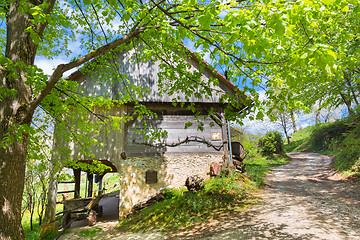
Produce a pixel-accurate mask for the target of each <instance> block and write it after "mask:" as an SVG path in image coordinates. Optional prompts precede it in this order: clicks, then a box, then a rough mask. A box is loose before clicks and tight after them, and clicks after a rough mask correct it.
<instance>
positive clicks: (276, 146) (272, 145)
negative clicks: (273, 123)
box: [259, 131, 283, 154]
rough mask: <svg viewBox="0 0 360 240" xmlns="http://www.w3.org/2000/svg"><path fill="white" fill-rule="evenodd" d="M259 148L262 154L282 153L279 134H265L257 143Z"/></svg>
mask: <svg viewBox="0 0 360 240" xmlns="http://www.w3.org/2000/svg"><path fill="white" fill-rule="evenodd" d="M259 147H260V148H261V152H262V153H263V154H273V153H278V154H279V153H282V152H283V142H282V139H281V133H279V132H278V131H275V132H267V133H266V135H265V136H264V137H262V138H261V139H260V141H259Z"/></svg>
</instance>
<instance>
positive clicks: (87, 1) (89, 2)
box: [83, 0, 91, 5]
mask: <svg viewBox="0 0 360 240" xmlns="http://www.w3.org/2000/svg"><path fill="white" fill-rule="evenodd" d="M83 2H84V4H85V5H89V4H91V0H83Z"/></svg>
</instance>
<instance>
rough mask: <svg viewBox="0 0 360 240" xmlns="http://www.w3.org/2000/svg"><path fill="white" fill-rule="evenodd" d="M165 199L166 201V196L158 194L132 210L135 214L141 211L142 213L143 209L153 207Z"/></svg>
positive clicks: (136, 205)
mask: <svg viewBox="0 0 360 240" xmlns="http://www.w3.org/2000/svg"><path fill="white" fill-rule="evenodd" d="M164 199H165V198H164V195H163V194H162V193H161V192H160V193H157V194H155V195H152V196H151V197H150V198H149V199H147V200H145V201H142V202H139V203H137V204H135V205H134V206H133V208H132V212H133V213H134V212H139V211H141V210H142V209H144V208H146V207H150V206H152V205H153V204H155V203H157V202H161V201H163V200H164Z"/></svg>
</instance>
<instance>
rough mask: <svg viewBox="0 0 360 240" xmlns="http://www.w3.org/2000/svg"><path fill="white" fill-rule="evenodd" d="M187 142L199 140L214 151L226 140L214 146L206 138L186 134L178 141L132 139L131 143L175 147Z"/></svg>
mask: <svg viewBox="0 0 360 240" xmlns="http://www.w3.org/2000/svg"><path fill="white" fill-rule="evenodd" d="M188 142H200V143H205V144H206V145H207V146H208V147H212V148H214V149H215V150H216V151H220V150H221V148H222V147H223V146H224V143H227V140H224V141H223V142H222V143H221V145H219V146H215V145H214V144H212V143H211V142H209V141H208V140H206V139H205V138H202V137H198V136H187V137H186V138H185V139H184V140H182V141H180V140H179V142H175V143H155V144H154V143H146V142H142V143H141V142H136V141H135V139H134V140H133V143H135V144H139V145H146V146H150V147H163V146H166V147H177V146H179V145H181V144H184V143H188Z"/></svg>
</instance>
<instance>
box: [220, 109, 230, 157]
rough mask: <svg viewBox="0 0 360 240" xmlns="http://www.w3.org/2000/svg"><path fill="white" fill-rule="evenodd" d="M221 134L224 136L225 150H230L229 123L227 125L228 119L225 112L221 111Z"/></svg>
mask: <svg viewBox="0 0 360 240" xmlns="http://www.w3.org/2000/svg"><path fill="white" fill-rule="evenodd" d="M221 135H222V138H223V141H224V140H225V141H226V142H225V143H224V152H226V151H229V143H228V141H229V140H228V131H227V125H226V119H225V114H224V112H221Z"/></svg>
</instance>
